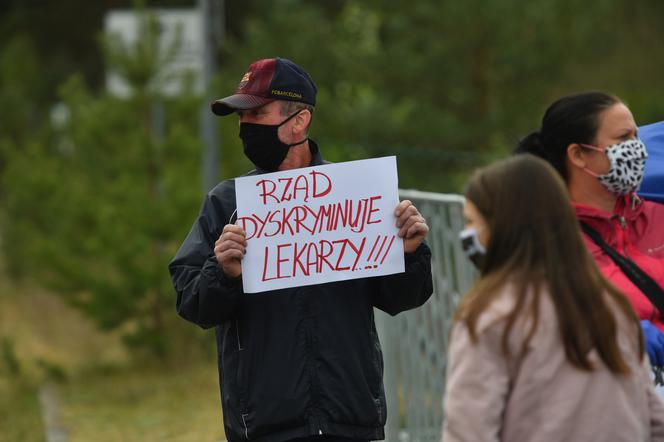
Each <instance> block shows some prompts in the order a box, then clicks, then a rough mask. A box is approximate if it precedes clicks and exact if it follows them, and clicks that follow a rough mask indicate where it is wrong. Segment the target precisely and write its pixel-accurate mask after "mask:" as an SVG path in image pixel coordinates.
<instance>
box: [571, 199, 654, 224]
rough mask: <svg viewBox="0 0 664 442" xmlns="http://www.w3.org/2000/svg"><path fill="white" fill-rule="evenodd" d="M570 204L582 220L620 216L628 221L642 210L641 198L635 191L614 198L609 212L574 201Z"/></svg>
mask: <svg viewBox="0 0 664 442" xmlns="http://www.w3.org/2000/svg"><path fill="white" fill-rule="evenodd" d="M572 206H573V207H574V210H575V211H576V215H577V217H578V218H580V219H582V220H583V219H611V218H613V217H615V216H622V217H624V218H625V219H626V220H628V221H629V220H632V219H635V218H636V217H638V216H639V214H640V213H641V211H642V210H643V200H642V199H641V198H639V197H638V196H637V195H636V193H630V194H627V195H623V196H621V197H619V198H618V199H617V200H616V206H615V208H614V209H613V212H611V213H609V212H605V211H603V210H601V209H598V208H596V207H593V206H588V205H586V204H581V203H578V202H576V201H572Z"/></svg>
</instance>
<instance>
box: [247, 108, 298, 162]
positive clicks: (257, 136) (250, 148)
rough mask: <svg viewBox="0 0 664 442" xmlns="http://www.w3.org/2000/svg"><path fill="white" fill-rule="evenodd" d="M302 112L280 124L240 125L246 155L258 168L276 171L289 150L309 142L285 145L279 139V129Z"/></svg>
mask: <svg viewBox="0 0 664 442" xmlns="http://www.w3.org/2000/svg"><path fill="white" fill-rule="evenodd" d="M300 112H301V111H300V110H298V111H297V112H295V113H294V114H293V115H291V116H290V117H288V118H286V119H285V120H284V121H282V122H281V123H279V124H255V123H240V138H241V139H242V144H243V145H244V154H245V155H246V156H247V158H249V159H250V160H251V162H252V163H254V164H255V165H256V167H259V168H261V169H263V170H267V171H268V172H274V171H276V170H277V169H278V168H279V165H280V164H281V162H282V161H284V158H286V155H288V149H290V148H291V147H293V146H297V145H298V144H302V143H304V142H305V141H307V139H306V138H305V139H304V140H302V141H300V142H298V143H292V144H284V143H282V142H281V140H280V139H279V127H281V126H282V125H284V124H285V123H286V122H287V121H288V120H290V119H291V118H294V117H295V116H296V115H297V114H299V113H300Z"/></svg>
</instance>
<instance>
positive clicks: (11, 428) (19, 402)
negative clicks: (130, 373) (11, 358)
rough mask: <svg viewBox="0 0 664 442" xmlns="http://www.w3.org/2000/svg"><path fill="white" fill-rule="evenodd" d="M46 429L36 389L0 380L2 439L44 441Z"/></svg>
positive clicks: (8, 441) (0, 433) (17, 441)
mask: <svg viewBox="0 0 664 442" xmlns="http://www.w3.org/2000/svg"><path fill="white" fill-rule="evenodd" d="M43 440H44V430H43V427H42V422H41V415H40V412H39V401H38V399H37V394H36V390H35V389H34V388H30V387H29V386H25V385H12V384H10V383H9V382H6V381H4V382H0V441H2V442H14V441H16V442H19V441H20V442H42V441H43Z"/></svg>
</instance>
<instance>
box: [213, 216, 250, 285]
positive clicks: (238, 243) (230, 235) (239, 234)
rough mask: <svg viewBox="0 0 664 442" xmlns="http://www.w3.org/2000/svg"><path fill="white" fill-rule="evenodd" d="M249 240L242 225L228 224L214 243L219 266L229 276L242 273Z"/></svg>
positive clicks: (232, 276) (237, 275)
mask: <svg viewBox="0 0 664 442" xmlns="http://www.w3.org/2000/svg"><path fill="white" fill-rule="evenodd" d="M246 247H247V240H246V238H245V232H244V230H242V228H241V227H240V226H236V225H235V224H226V225H225V226H224V230H223V232H222V233H221V235H220V236H219V239H218V240H217V242H216V243H215V244H214V256H216V257H217V263H219V267H221V269H222V270H223V271H224V274H225V275H226V276H228V277H229V278H237V277H239V276H240V275H242V258H244V254H245V252H246Z"/></svg>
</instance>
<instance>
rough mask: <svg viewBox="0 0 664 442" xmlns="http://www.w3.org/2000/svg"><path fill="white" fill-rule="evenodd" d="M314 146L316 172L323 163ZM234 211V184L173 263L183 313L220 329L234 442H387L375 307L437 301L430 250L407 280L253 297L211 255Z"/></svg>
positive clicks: (207, 207)
mask: <svg viewBox="0 0 664 442" xmlns="http://www.w3.org/2000/svg"><path fill="white" fill-rule="evenodd" d="M311 146H312V152H313V153H314V160H313V162H312V165H320V164H322V163H323V161H322V159H321V156H320V154H319V153H318V148H317V146H316V145H315V143H313V142H311ZM262 172H263V171H258V172H257V171H254V172H251V174H257V173H262ZM235 208H236V203H235V182H234V181H233V180H228V181H224V182H222V183H220V184H218V185H217V186H216V187H215V188H214V189H212V190H211V191H210V192H209V193H208V195H207V198H206V200H205V202H204V204H203V207H202V209H201V212H200V214H199V216H198V219H197V221H196V222H195V223H194V225H193V227H192V229H191V232H190V233H189V235H188V236H187V238H186V239H185V241H184V243H183V244H182V246H181V247H180V250H179V251H178V252H177V255H176V256H175V258H174V259H173V261H172V262H171V264H170V265H169V270H170V272H171V275H172V278H173V284H174V286H175V289H176V291H177V295H178V297H177V311H178V313H179V314H180V315H181V316H182V317H183V318H185V319H187V320H189V321H191V322H193V323H195V324H198V325H199V326H201V327H203V328H209V327H213V326H215V327H216V335H217V351H218V365H219V381H220V386H221V398H222V408H223V414H224V426H225V430H226V437H227V438H228V440H229V441H239V440H256V441H273V442H280V441H283V440H287V439H292V438H298V437H306V436H311V435H318V434H327V435H336V436H345V437H352V438H360V439H383V438H384V432H383V427H384V425H385V419H386V416H387V409H386V403H385V391H384V387H383V357H382V352H381V348H380V343H379V342H378V335H377V333H376V327H375V325H374V312H373V307H377V308H379V309H381V310H383V311H385V312H387V313H389V314H391V315H396V314H397V313H399V312H402V311H404V310H407V309H411V308H414V307H417V306H420V305H422V304H423V303H424V302H425V301H426V300H427V299H428V298H429V296H430V295H431V293H432V281H431V252H430V250H429V248H428V247H427V246H426V244H422V245H420V247H419V248H418V249H417V250H416V251H415V252H414V253H411V254H407V255H406V257H405V260H406V271H405V273H401V274H396V275H389V276H380V277H373V278H362V279H353V280H348V281H341V282H331V283H326V284H319V285H310V286H304V287H296V288H288V289H282V290H274V291H270V292H264V293H256V294H248V295H245V294H244V293H243V290H242V280H241V278H238V279H230V278H227V277H226V276H225V275H224V273H223V272H222V270H221V269H220V267H219V266H218V264H217V260H216V258H215V256H214V251H213V248H214V243H215V241H216V240H217V239H218V238H219V235H220V234H221V232H222V230H223V227H224V225H225V224H228V223H229V221H230V220H231V216H232V215H233V213H234V211H235Z"/></svg>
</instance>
